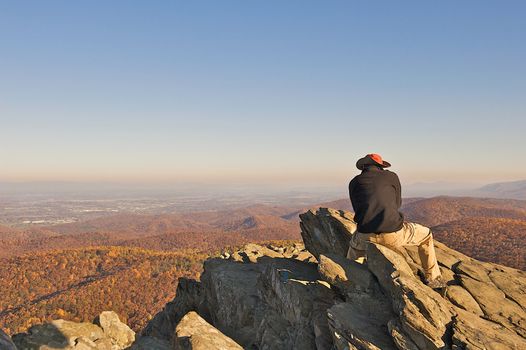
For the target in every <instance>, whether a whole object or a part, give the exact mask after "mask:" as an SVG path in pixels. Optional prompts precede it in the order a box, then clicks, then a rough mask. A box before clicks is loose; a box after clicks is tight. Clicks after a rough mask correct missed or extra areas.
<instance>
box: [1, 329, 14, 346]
mask: <svg viewBox="0 0 526 350" xmlns="http://www.w3.org/2000/svg"><path fill="white" fill-rule="evenodd" d="M0 349H1V350H16V346H15V343H13V341H12V340H11V337H9V336H8V335H7V334H6V333H5V332H4V331H3V330H2V329H0Z"/></svg>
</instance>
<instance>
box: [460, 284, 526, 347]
mask: <svg viewBox="0 0 526 350" xmlns="http://www.w3.org/2000/svg"><path fill="white" fill-rule="evenodd" d="M460 281H461V283H462V286H463V287H464V288H465V289H466V290H467V291H468V292H469V293H470V294H471V295H473V298H475V300H476V301H477V303H478V304H479V305H480V307H481V309H482V311H483V312H484V314H485V315H486V317H487V318H488V319H490V320H492V321H494V322H497V323H500V324H501V325H503V326H504V327H506V328H508V329H510V330H512V331H515V332H517V333H518V334H520V335H522V336H523V337H526V312H525V311H524V309H523V307H521V306H519V305H518V304H517V303H515V302H514V301H512V300H510V299H508V298H506V295H505V294H504V292H503V291H501V290H500V289H498V288H497V287H496V286H495V285H494V284H492V283H483V282H480V281H477V280H475V279H473V278H470V277H467V276H464V275H460Z"/></svg>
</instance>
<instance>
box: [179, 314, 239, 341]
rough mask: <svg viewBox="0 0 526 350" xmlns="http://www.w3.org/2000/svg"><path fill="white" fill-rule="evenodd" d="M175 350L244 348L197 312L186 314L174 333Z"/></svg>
mask: <svg viewBox="0 0 526 350" xmlns="http://www.w3.org/2000/svg"><path fill="white" fill-rule="evenodd" d="M173 349H174V350H242V349H243V348H242V347H241V346H240V345H239V344H237V343H236V342H235V341H233V340H232V339H230V338H229V337H227V336H226V335H224V334H223V333H221V332H220V331H219V330H217V329H216V328H215V327H213V326H212V325H210V324H209V323H208V322H206V321H205V320H204V319H203V318H201V317H200V316H199V315H198V314H197V313H196V312H193V311H191V312H189V313H188V314H186V315H185V316H184V317H183V318H182V319H181V321H180V322H179V324H178V325H177V327H176V328H175V335H174V346H173Z"/></svg>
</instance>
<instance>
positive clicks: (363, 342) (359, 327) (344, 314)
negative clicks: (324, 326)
mask: <svg viewBox="0 0 526 350" xmlns="http://www.w3.org/2000/svg"><path fill="white" fill-rule="evenodd" d="M370 301H371V302H369V303H363V302H346V303H338V304H336V305H334V306H333V307H331V308H330V309H329V310H328V318H329V326H330V329H331V332H332V334H333V340H334V344H335V346H336V348H337V349H338V350H346V349H354V348H356V349H363V350H378V349H383V350H391V349H393V350H394V349H396V348H395V344H394V343H393V340H392V339H391V337H390V335H389V333H388V329H387V322H388V321H389V320H390V319H391V318H393V317H394V315H393V314H392V312H391V310H390V309H388V308H387V309H386V308H379V307H374V301H373V300H372V299H371V300H370ZM371 306H372V307H371Z"/></svg>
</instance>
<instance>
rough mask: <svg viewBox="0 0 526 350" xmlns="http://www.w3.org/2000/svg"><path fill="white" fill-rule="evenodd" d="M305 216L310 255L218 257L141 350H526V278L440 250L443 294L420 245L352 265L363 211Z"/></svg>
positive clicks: (187, 286)
mask: <svg viewBox="0 0 526 350" xmlns="http://www.w3.org/2000/svg"><path fill="white" fill-rule="evenodd" d="M300 218H301V230H302V237H303V241H304V243H305V247H303V246H302V245H300V244H295V245H292V246H284V247H275V246H258V245H255V244H249V245H247V246H245V247H244V248H243V249H241V250H240V251H237V252H235V253H233V254H224V255H223V257H222V258H214V259H209V260H208V261H206V262H205V265H204V272H203V274H202V276H201V281H200V282H198V281H193V280H187V279H182V280H181V281H180V283H179V286H178V289H177V296H176V298H175V299H174V300H173V301H172V302H170V303H169V304H167V305H166V307H165V308H164V310H163V311H162V312H160V313H159V314H157V315H156V316H155V317H154V319H153V320H152V321H151V322H150V323H149V324H148V326H147V327H146V328H145V329H144V331H143V332H142V336H141V337H140V338H139V340H138V341H137V342H136V344H139V343H140V342H141V341H145V340H147V341H150V342H151V341H153V340H154V339H155V341H158V342H163V344H172V346H174V344H178V341H179V340H178V339H179V338H180V337H181V334H185V335H184V336H183V337H189V339H187V340H191V339H192V338H193V337H195V334H205V333H206V332H207V331H205V330H203V331H198V330H199V329H201V327H210V328H207V329H211V332H212V333H215V332H216V330H214V328H217V332H221V333H222V334H221V335H218V338H221V339H223V337H228V338H227V339H230V340H233V341H234V342H235V343H237V344H239V345H240V346H242V347H243V348H245V349H334V348H336V349H341V350H343V349H348V350H351V349H366V350H369V349H371V350H372V349H410V350H424V349H425V350H427V349H455V350H457V349H526V339H525V337H526V313H525V307H526V303H525V298H526V274H525V272H523V271H519V270H515V269H512V268H508V267H504V266H500V265H496V264H491V263H485V262H480V261H477V260H475V259H472V258H470V257H468V256H465V255H463V254H461V253H459V252H457V251H454V250H452V249H449V248H448V247H446V246H445V245H443V244H440V243H438V242H437V244H436V250H437V256H438V261H439V264H440V268H441V271H442V274H443V277H444V279H445V280H446V281H447V282H448V286H447V288H445V289H444V290H442V291H439V292H438V291H435V290H432V289H430V288H429V287H427V286H426V285H425V284H424V283H423V282H422V280H421V273H420V261H419V258H418V254H417V251H416V249H412V248H411V249H405V250H403V251H397V252H395V251H392V250H390V249H388V248H386V247H383V246H380V245H375V244H371V245H369V246H368V249H367V261H366V262H365V263H364V264H360V263H357V262H354V261H350V260H348V259H346V258H345V255H346V251H347V245H348V241H349V237H350V236H351V234H352V232H353V231H354V230H355V228H356V225H355V223H354V222H353V221H352V214H350V213H346V212H342V211H337V210H332V209H319V210H318V211H308V212H307V213H305V214H302V215H300ZM191 311H195V312H196V313H197V314H199V315H200V317H199V318H198V317H197V314H193V313H190V314H189V315H192V316H189V315H187V314H188V313H189V312H191ZM185 315H187V316H185ZM183 318H184V321H181V320H182V319H183ZM201 318H202V319H201ZM203 319H204V320H206V322H208V323H209V325H206V323H205V321H204V320H203ZM178 325H179V326H178ZM181 329H184V333H181ZM143 339H145V340H143ZM201 339H204V338H201ZM196 341H197V340H196ZM200 344H201V345H202V344H203V342H200ZM134 346H135V345H134ZM234 346H235V345H234ZM208 348H209V349H216V348H218V347H217V346H214V345H213V344H212V343H210V346H209V347H208Z"/></svg>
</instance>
